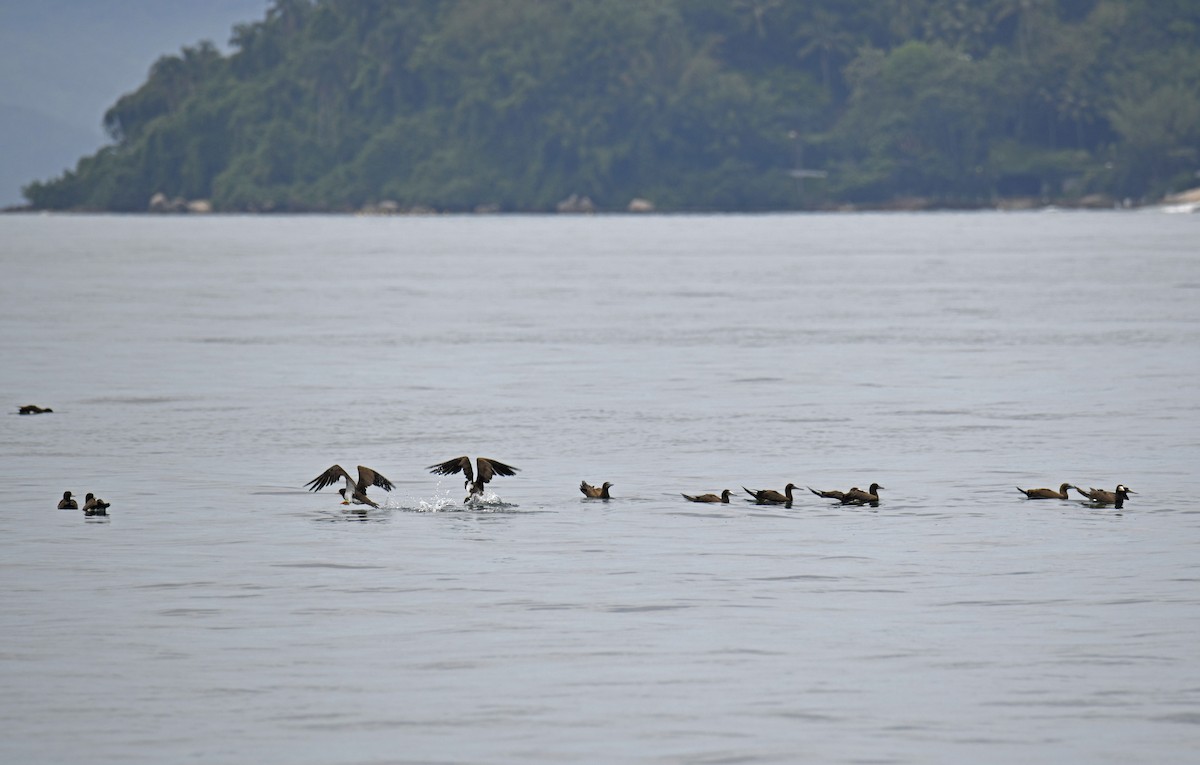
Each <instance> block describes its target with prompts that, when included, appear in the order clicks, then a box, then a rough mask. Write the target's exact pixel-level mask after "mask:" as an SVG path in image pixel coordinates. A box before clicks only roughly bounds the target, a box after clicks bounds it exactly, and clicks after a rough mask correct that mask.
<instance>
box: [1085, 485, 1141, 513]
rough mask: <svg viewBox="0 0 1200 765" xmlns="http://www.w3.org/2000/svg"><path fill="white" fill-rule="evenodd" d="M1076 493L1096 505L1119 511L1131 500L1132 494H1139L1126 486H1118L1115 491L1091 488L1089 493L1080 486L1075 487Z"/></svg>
mask: <svg viewBox="0 0 1200 765" xmlns="http://www.w3.org/2000/svg"><path fill="white" fill-rule="evenodd" d="M1075 491H1077V492H1079V493H1080V494H1082V495H1083V496H1085V497H1087V498H1088V499H1090V500H1091V501H1093V502H1095V503H1096V504H1099V505H1113V506H1114V507H1116V508H1117V509H1118V510H1120V509H1121V508H1122V507H1124V506H1125V500H1127V499H1129V495H1130V494H1137V492H1136V491H1134V490H1133V489H1131V488H1129V487H1128V486H1125V485H1124V484H1117V488H1116V489H1115V490H1113V491H1105V490H1104V489H1091V488H1089V489H1088V490H1087V491H1084V490H1083V489H1081V488H1079V487H1078V486H1076V487H1075Z"/></svg>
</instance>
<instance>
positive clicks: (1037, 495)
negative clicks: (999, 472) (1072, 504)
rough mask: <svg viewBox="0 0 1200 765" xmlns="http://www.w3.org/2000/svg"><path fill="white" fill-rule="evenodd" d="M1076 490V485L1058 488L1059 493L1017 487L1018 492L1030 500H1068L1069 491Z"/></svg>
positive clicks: (1066, 484) (1064, 485)
mask: <svg viewBox="0 0 1200 765" xmlns="http://www.w3.org/2000/svg"><path fill="white" fill-rule="evenodd" d="M1074 488H1075V486H1074V484H1069V483H1064V484H1063V485H1062V486H1059V487H1058V491H1055V490H1054V489H1022V488H1021V487H1020V486H1018V487H1017V491H1019V492H1021V493H1022V494H1024V495H1025V496H1026V497H1029V498H1030V499H1066V498H1067V489H1074Z"/></svg>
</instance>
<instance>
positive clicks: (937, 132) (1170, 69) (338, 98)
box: [25, 0, 1200, 211]
mask: <svg viewBox="0 0 1200 765" xmlns="http://www.w3.org/2000/svg"><path fill="white" fill-rule="evenodd" d="M233 44H234V46H235V50H234V52H233V53H232V54H230V55H228V56H223V55H221V54H220V52H219V51H217V50H216V48H214V47H213V46H212V45H210V44H208V43H201V44H199V45H197V46H195V47H189V48H184V49H183V50H182V51H181V52H180V54H179V55H177V56H167V57H163V58H162V59H160V60H159V61H157V62H156V63H155V64H154V65H153V66H152V67H151V69H150V72H149V75H148V77H147V80H146V82H145V84H143V85H142V86H141V87H140V88H139V89H138V90H136V91H135V92H133V93H130V94H128V95H125V96H123V97H122V98H120V99H119V100H118V101H117V103H116V104H114V105H113V106H112V108H111V109H109V110H108V112H107V113H106V114H105V115H104V125H105V127H106V129H107V130H108V132H109V134H110V135H111V136H112V138H113V141H114V144H113V145H112V146H110V147H107V148H105V149H103V150H101V151H100V152H98V153H97V154H95V155H93V156H91V157H86V158H84V159H81V160H80V161H79V163H78V165H77V166H76V168H75V169H74V170H72V171H69V172H67V173H65V174H64V175H63V176H61V177H59V178H56V179H53V180H50V181H45V182H35V183H31V184H30V185H29V186H27V187H26V188H25V194H26V197H27V198H28V199H29V201H30V203H31V204H32V205H33V206H34V207H38V208H47V209H104V210H142V209H145V207H146V204H147V201H148V200H149V198H150V197H151V196H152V195H153V194H155V193H159V192H161V193H164V194H166V195H167V196H168V197H176V196H179V197H185V198H190V199H194V198H209V199H211V200H212V202H213V204H214V206H215V207H216V208H217V209H221V210H349V209H357V208H359V207H361V206H363V205H365V204H369V203H372V202H378V201H380V200H384V199H391V200H394V201H396V202H397V203H399V204H400V205H404V206H417V205H426V206H432V207H436V208H439V209H449V210H470V209H473V208H475V207H476V206H478V205H498V206H500V208H501V209H506V210H530V211H537V210H550V209H553V208H554V205H555V203H556V202H557V201H558V200H560V199H563V198H565V197H567V196H568V195H570V194H572V193H577V194H581V195H582V194H586V195H588V196H590V197H591V198H592V199H593V200H595V202H596V203H597V204H598V205H599V206H600V207H601V209H623V208H624V206H625V205H626V204H627V203H628V201H629V200H630V199H631V198H633V197H647V198H650V199H652V200H654V202H655V203H656V204H657V206H658V207H659V209H664V210H715V209H720V210H759V209H789V208H796V207H801V206H814V205H826V204H838V203H842V202H846V201H852V202H863V203H873V204H887V203H889V202H890V201H891V200H894V199H897V198H901V197H913V196H919V197H923V198H927V199H930V200H934V201H935V202H941V203H949V204H974V203H988V202H989V201H990V200H993V199H994V198H995V197H997V196H1001V195H1014V194H1020V195H1026V194H1027V195H1038V196H1047V195H1049V196H1059V195H1062V194H1064V193H1071V194H1077V195H1083V194H1086V193H1091V192H1097V191H1103V192H1108V193H1112V194H1116V195H1120V196H1132V197H1143V196H1146V195H1153V194H1159V193H1163V192H1166V191H1170V190H1173V189H1175V188H1177V187H1179V186H1181V185H1185V184H1189V183H1193V182H1194V178H1193V175H1192V174H1193V173H1194V171H1195V169H1196V167H1197V165H1198V164H1200V156H1198V150H1200V53H1198V52H1197V51H1200V4H1197V3H1195V2H1192V1H1191V0H980V1H979V2H962V0H806V2H787V1H785V0H555V1H554V2H511V0H403V1H401V2H388V1H387V0H275V2H274V3H273V4H272V5H271V7H270V8H269V9H268V11H267V12H266V15H265V17H264V18H263V19H262V20H261V21H258V22H255V23H252V24H245V25H240V26H238V27H236V28H235V30H234V34H233ZM797 167H804V168H806V169H808V170H822V171H827V173H828V178H827V180H825V181H823V182H816V183H809V182H805V184H804V185H803V186H802V185H800V183H798V182H797V181H796V180H794V179H793V178H792V177H791V176H790V175H789V171H792V170H794V169H796V168H797Z"/></svg>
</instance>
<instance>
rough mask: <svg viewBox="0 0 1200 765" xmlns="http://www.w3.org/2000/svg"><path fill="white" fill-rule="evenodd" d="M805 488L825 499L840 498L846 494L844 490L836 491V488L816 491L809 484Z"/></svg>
mask: <svg viewBox="0 0 1200 765" xmlns="http://www.w3.org/2000/svg"><path fill="white" fill-rule="evenodd" d="M807 488H808V490H809V491H811V492H812V493H813V494H816V495H817V496H818V497H824V498H825V499H842V498H844V497H845V496H846V492H844V491H838V490H837V489H832V490H830V491H817V490H816V489H814V488H813V487H811V486H809V487H807Z"/></svg>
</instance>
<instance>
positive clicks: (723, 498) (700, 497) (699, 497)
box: [682, 489, 729, 505]
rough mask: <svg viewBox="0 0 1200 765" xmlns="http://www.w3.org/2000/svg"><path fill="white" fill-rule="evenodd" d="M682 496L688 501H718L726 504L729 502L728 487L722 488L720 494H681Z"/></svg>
mask: <svg viewBox="0 0 1200 765" xmlns="http://www.w3.org/2000/svg"><path fill="white" fill-rule="evenodd" d="M682 496H683V498H684V499H686V500H687V501H688V502H720V503H723V504H726V505H728V504H729V489H725V490H723V491H722V492H721V494H720V496H717V495H716V494H696V495H692V494H683V495H682Z"/></svg>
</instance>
